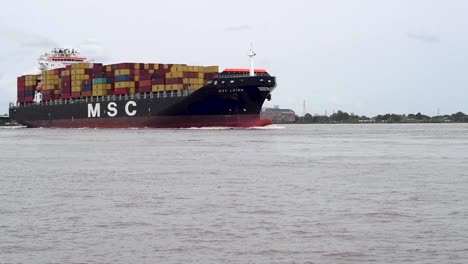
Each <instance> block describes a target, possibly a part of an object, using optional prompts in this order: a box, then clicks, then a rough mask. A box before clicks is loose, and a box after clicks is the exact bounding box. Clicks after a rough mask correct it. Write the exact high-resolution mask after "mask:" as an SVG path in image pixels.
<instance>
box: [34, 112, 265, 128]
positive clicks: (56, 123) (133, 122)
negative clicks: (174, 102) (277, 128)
mask: <svg viewBox="0 0 468 264" xmlns="http://www.w3.org/2000/svg"><path fill="white" fill-rule="evenodd" d="M270 124H271V120H270V119H260V116H259V115H215V116H147V117H118V118H84V119H74V120H72V119H67V120H64V119H62V120H41V121H29V122H28V123H27V124H26V125H27V126H28V127H33V128H34V127H36V128H37V127H51V128H190V127H261V126H267V125H270Z"/></svg>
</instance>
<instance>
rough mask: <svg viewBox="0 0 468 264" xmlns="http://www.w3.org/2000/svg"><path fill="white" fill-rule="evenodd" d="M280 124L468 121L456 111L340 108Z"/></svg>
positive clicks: (467, 118) (463, 114) (465, 116)
mask: <svg viewBox="0 0 468 264" xmlns="http://www.w3.org/2000/svg"><path fill="white" fill-rule="evenodd" d="M279 123H282V124H286V123H287V124H368V123H468V115H466V114H465V113H463V112H457V113H454V114H451V115H440V116H427V115H424V114H421V113H417V114H408V115H405V114H403V115H399V114H383V115H382V114H380V115H377V116H374V117H367V116H359V115H355V114H354V113H347V112H344V111H341V110H338V112H336V113H334V114H332V115H330V116H326V115H311V114H309V113H307V114H305V115H304V116H298V115H296V118H295V121H294V122H279Z"/></svg>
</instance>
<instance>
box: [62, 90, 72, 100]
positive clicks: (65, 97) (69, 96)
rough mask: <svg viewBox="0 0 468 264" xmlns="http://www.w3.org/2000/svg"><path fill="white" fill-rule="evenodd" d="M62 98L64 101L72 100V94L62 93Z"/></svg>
mask: <svg viewBox="0 0 468 264" xmlns="http://www.w3.org/2000/svg"><path fill="white" fill-rule="evenodd" d="M62 92H63V91H62ZM61 98H63V99H68V98H71V93H62V96H61Z"/></svg>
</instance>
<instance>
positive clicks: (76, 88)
mask: <svg viewBox="0 0 468 264" xmlns="http://www.w3.org/2000/svg"><path fill="white" fill-rule="evenodd" d="M71 91H72V92H81V86H72V88H71Z"/></svg>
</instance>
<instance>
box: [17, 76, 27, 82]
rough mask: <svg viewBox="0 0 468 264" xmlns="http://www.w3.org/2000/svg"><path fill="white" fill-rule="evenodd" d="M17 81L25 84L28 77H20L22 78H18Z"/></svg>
mask: <svg viewBox="0 0 468 264" xmlns="http://www.w3.org/2000/svg"><path fill="white" fill-rule="evenodd" d="M16 81H17V82H25V81H26V76H20V77H18V78H16Z"/></svg>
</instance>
